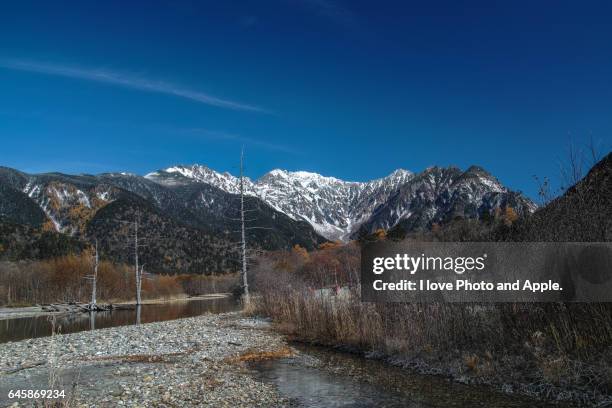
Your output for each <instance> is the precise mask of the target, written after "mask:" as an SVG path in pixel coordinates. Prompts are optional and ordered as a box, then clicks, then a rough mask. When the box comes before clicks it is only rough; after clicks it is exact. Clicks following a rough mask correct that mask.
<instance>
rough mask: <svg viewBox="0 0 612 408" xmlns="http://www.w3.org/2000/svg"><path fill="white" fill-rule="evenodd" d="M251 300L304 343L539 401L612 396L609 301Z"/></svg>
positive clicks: (597, 402) (277, 296) (276, 294)
mask: <svg viewBox="0 0 612 408" xmlns="http://www.w3.org/2000/svg"><path fill="white" fill-rule="evenodd" d="M287 287H290V285H287ZM252 299H253V303H254V305H253V306H252V313H258V314H260V315H264V316H270V317H272V318H273V321H274V322H275V328H276V329H277V330H279V331H280V332H283V333H285V334H286V335H287V336H288V337H289V338H290V339H292V340H295V341H299V342H303V343H305V344H315V345H322V346H325V347H330V348H334V349H337V350H344V351H350V352H353V353H356V354H358V355H360V356H363V357H366V358H369V359H375V360H380V361H384V362H385V363H387V364H389V365H393V366H397V367H400V368H402V369H407V370H408V371H410V372H413V373H416V374H420V375H426V376H432V375H433V376H441V377H444V378H447V379H449V380H452V381H454V382H457V383H461V384H467V385H484V386H488V387H490V388H491V389H496V390H498V391H501V392H504V393H506V394H513V395H525V396H528V397H532V398H535V399H538V400H541V401H551V402H555V403H557V402H567V403H569V404H577V405H581V406H608V405H609V404H611V403H612V371H611V370H610V361H612V349H610V347H609V344H610V342H609V333H608V332H607V330H608V328H609V327H610V325H609V319H610V315H609V314H608V313H609V309H608V307H607V305H591V304H589V305H569V306H566V305H556V304H555V305H538V306H536V307H534V306H533V305H501V306H498V305H495V306H488V305H475V306H474V305H453V304H372V303H362V302H360V301H359V298H358V296H357V295H355V294H352V295H351V294H343V295H339V296H334V295H328V294H326V293H319V294H315V295H313V294H312V293H311V292H309V291H289V292H285V293H283V292H281V291H280V290H279V291H269V292H266V293H265V294H264V295H263V296H255V297H253V298H252ZM570 319H573V320H570ZM572 336H573V337H572Z"/></svg>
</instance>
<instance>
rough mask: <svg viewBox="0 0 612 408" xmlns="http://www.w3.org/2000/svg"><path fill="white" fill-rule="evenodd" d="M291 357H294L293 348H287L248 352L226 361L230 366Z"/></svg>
mask: <svg viewBox="0 0 612 408" xmlns="http://www.w3.org/2000/svg"><path fill="white" fill-rule="evenodd" d="M291 356H293V351H292V350H291V348H289V347H286V346H285V347H281V348H279V349H278V350H273V351H259V350H247V351H246V352H244V353H242V354H240V355H238V356H236V357H231V358H228V359H226V360H225V361H226V362H227V363H230V364H237V363H244V362H250V361H266V360H276V359H279V358H287V357H291Z"/></svg>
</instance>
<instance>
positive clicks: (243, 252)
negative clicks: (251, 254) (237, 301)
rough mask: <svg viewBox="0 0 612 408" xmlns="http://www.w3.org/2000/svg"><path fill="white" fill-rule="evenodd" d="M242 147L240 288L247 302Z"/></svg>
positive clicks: (241, 161)
mask: <svg viewBox="0 0 612 408" xmlns="http://www.w3.org/2000/svg"><path fill="white" fill-rule="evenodd" d="M243 162H244V149H243V150H242V151H241V152H240V233H241V243H240V244H241V253H242V290H243V295H244V304H245V305H248V304H249V300H250V299H249V283H248V279H247V259H246V230H245V225H244V174H243V173H244V171H243V168H244V165H243V164H244V163H243Z"/></svg>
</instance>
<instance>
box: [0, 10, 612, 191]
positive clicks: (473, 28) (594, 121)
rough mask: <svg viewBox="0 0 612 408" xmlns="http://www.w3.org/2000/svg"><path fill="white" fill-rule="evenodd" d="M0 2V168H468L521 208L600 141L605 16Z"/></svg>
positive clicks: (608, 78)
mask: <svg viewBox="0 0 612 408" xmlns="http://www.w3.org/2000/svg"><path fill="white" fill-rule="evenodd" d="M9 3H11V2H2V3H1V4H0V138H1V148H0V164H1V165H6V166H10V167H16V168H18V169H22V170H25V171H30V172H41V171H52V170H57V171H63V172H70V173H81V172H87V173H99V172H105V171H130V172H134V173H139V174H144V173H147V172H149V171H152V170H155V169H159V168H163V167H167V166H170V165H172V164H177V163H184V164H189V163H196V162H197V163H202V164H206V165H208V166H210V167H212V168H214V169H217V170H228V171H231V172H235V171H236V162H237V160H238V155H239V150H240V147H241V146H242V145H244V146H245V148H246V154H247V165H248V167H247V171H248V174H249V175H250V176H252V177H258V176H260V175H262V174H263V173H265V172H267V171H269V170H271V169H273V168H285V169H289V170H309V171H315V172H319V173H322V174H324V175H330V176H336V177H339V178H344V179H349V180H367V179H372V178H376V177H381V176H384V175H386V174H388V173H390V172H391V171H392V170H393V169H395V168H399V167H401V168H405V169H409V170H412V171H421V170H423V169H424V168H426V167H428V166H431V165H442V166H446V165H450V164H454V165H457V166H460V167H463V168H465V167H467V166H469V165H470V164H478V165H481V166H483V167H485V168H487V169H488V170H489V171H491V172H492V173H493V174H495V175H496V176H498V178H500V179H501V181H502V182H503V183H505V184H507V185H508V186H510V187H511V188H514V189H519V190H523V191H524V192H526V193H527V194H528V195H530V196H532V197H533V196H535V192H536V186H535V183H534V181H533V179H532V175H534V174H538V175H541V176H545V175H548V176H551V177H552V178H553V179H556V177H557V174H558V159H559V158H560V157H562V156H564V151H565V149H566V147H567V144H568V138H569V137H573V138H574V139H576V140H579V141H583V140H585V139H586V138H589V137H590V136H591V135H592V136H593V138H594V139H595V140H597V141H599V142H600V143H601V144H602V145H603V146H605V148H608V149H609V147H610V145H611V143H610V142H611V140H612V45H611V44H612V24H610V18H611V16H612V3H610V2H607V1H601V2H589V1H586V2H578V1H503V2H502V1H499V2H497V1H482V2H458V1H431V2H422V1H421V2H407V1H397V2H384V1H377V2H373V1H357V0H350V1H349V0H293V1H292V0H271V1H266V0H261V1H247V2H243V3H241V2H234V1H214V2H207V1H189V2H178V1H177V2H174V1H152V2H142V3H138V2H111V1H104V2H93V1H79V2H74V3H70V2H46V1H41V2H35V3H31V2H29V1H19V2H17V1H14V2H12V3H13V4H9Z"/></svg>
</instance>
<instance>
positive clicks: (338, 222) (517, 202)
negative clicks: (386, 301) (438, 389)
mask: <svg viewBox="0 0 612 408" xmlns="http://www.w3.org/2000/svg"><path fill="white" fill-rule="evenodd" d="M441 169H443V170H441ZM440 171H443V172H444V176H445V177H451V178H452V181H453V183H449V184H448V185H446V186H443V187H444V188H446V189H452V190H453V192H456V194H457V197H455V198H454V199H449V200H447V201H449V204H450V201H452V205H453V206H454V207H456V208H455V209H454V210H453V211H451V209H445V210H443V211H438V210H431V209H429V211H430V212H432V211H433V214H430V215H429V216H425V217H424V218H423V219H422V220H421V221H419V222H417V223H414V225H413V227H414V228H427V227H428V226H430V225H431V224H432V223H434V222H444V221H445V220H446V218H448V215H445V214H446V213H448V212H449V211H450V212H454V213H456V215H457V216H465V217H471V218H476V217H479V216H481V215H482V214H483V213H484V212H485V211H494V209H495V208H496V207H499V206H502V205H509V203H512V204H513V205H514V206H515V207H517V208H516V210H517V211H518V212H519V213H520V214H526V213H531V212H533V211H534V210H535V208H536V205H535V204H534V203H533V202H532V201H531V200H529V199H528V198H527V197H525V196H523V195H522V194H521V193H517V192H513V191H511V190H509V189H507V188H506V187H504V186H503V185H502V184H501V183H500V182H499V180H497V179H496V178H495V177H493V176H492V175H491V174H490V173H489V172H487V171H486V170H485V169H483V168H482V167H480V166H470V167H469V168H468V169H467V170H465V171H463V170H461V169H459V168H458V167H454V166H449V167H446V168H444V167H438V166H433V167H429V168H427V169H425V170H424V171H423V172H421V173H412V172H410V171H408V170H404V169H397V170H395V171H393V172H392V173H391V174H389V175H388V176H386V177H382V178H378V179H374V180H370V181H365V182H357V181H344V180H341V179H338V178H335V177H329V176H322V175H320V174H318V173H312V172H306V171H287V170H282V169H274V170H271V171H269V172H268V173H266V174H264V175H263V176H261V177H260V178H258V179H257V180H255V181H253V180H251V179H249V178H244V191H245V194H247V195H250V196H255V197H258V198H260V199H261V200H263V201H264V202H266V203H267V204H269V205H270V206H271V207H273V208H275V209H276V210H278V211H279V212H282V213H284V214H286V215H288V216H289V217H291V218H292V219H294V220H305V221H306V222H308V223H309V224H310V225H312V227H313V228H314V229H315V231H317V232H318V233H319V234H320V235H322V236H324V237H325V238H327V239H330V240H341V241H346V240H349V239H352V238H355V237H356V236H357V235H358V234H359V233H364V232H366V233H371V232H373V231H374V230H376V229H378V228H383V229H389V228H391V227H393V226H395V225H397V224H398V223H400V222H402V221H403V217H404V216H405V215H406V214H407V213H406V212H405V211H404V212H402V211H400V210H399V209H395V210H393V209H387V212H386V215H385V217H386V220H384V221H381V220H380V216H379V219H377V220H372V217H374V216H375V215H376V214H379V215H380V214H383V213H385V210H384V207H385V206H388V205H389V200H390V199H391V198H392V197H393V196H394V194H396V193H397V191H398V190H399V189H401V188H402V186H404V185H406V184H410V183H411V182H418V181H419V180H421V179H422V178H423V176H424V175H428V174H433V173H435V172H440ZM144 177H145V178H147V179H149V180H152V181H155V182H156V183H159V184H161V185H168V186H169V185H177V184H182V185H185V184H190V183H204V184H210V185H214V186H216V187H218V188H220V189H223V190H225V191H227V192H232V193H237V192H239V190H240V188H239V182H240V181H239V179H238V178H237V177H235V176H233V175H231V174H230V173H228V172H225V173H219V172H216V171H214V170H212V169H210V168H209V167H207V166H203V165H198V164H193V165H175V166H172V167H168V168H166V169H162V170H157V171H155V172H151V173H148V174H147V175H145V176H144ZM429 183H430V184H431V185H433V184H435V183H436V180H435V179H432V180H430V181H429ZM476 184H479V185H478V186H476ZM467 190H470V191H467ZM462 192H463V197H460V196H461V194H462ZM443 194H444V192H443V191H440V192H437V193H436V195H435V197H433V196H432V197H430V201H431V203H430V204H431V205H445V202H444V201H445V200H444V198H443V197H442V195H443ZM415 199H418V197H407V198H405V200H415ZM470 200H471V201H474V200H477V201H478V203H473V202H472V203H468V201H470ZM462 201H464V203H463V204H462V203H461V202H462ZM468 204H472V206H471V207H470V208H468V209H467V210H466V211H465V213H464V214H458V211H459V210H458V207H461V206H463V207H468ZM431 205H429V206H431ZM404 207H406V205H404ZM472 207H475V208H472ZM459 212H460V211H459ZM364 229H365V230H366V231H364Z"/></svg>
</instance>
